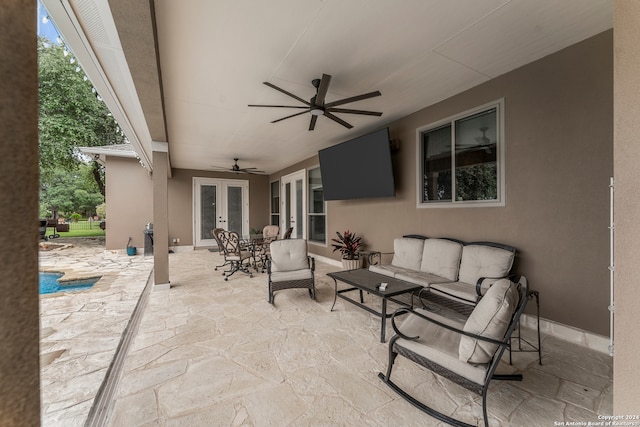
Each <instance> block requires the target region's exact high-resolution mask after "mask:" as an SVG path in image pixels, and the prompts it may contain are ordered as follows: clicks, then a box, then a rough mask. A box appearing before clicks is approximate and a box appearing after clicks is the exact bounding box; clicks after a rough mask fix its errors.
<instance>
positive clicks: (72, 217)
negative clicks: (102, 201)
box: [70, 190, 83, 222]
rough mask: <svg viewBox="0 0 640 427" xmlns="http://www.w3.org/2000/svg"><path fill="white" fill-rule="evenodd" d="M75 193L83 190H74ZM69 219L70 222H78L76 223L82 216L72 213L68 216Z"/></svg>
mask: <svg viewBox="0 0 640 427" xmlns="http://www.w3.org/2000/svg"><path fill="white" fill-rule="evenodd" d="M76 191H83V190H76ZM70 218H71V219H72V220H74V221H75V222H78V221H79V220H80V219H81V218H82V215H80V214H79V213H77V212H74V213H72V214H71V215H70Z"/></svg>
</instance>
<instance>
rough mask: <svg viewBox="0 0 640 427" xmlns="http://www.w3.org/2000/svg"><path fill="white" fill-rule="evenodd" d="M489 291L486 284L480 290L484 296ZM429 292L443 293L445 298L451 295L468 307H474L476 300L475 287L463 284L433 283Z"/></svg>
mask: <svg viewBox="0 0 640 427" xmlns="http://www.w3.org/2000/svg"><path fill="white" fill-rule="evenodd" d="M488 289H489V285H488V284H486V285H485V284H484V282H483V286H482V289H481V292H482V294H483V295H484V294H485V293H486V292H487V290H488ZM429 290H430V291H431V292H436V293H443V294H445V296H448V295H452V296H454V297H455V298H457V299H459V300H460V302H463V303H464V302H467V303H468V304H470V305H475V304H476V302H477V300H478V295H477V294H476V287H475V286H474V285H470V284H469V283H464V282H445V283H433V284H431V285H430V286H429Z"/></svg>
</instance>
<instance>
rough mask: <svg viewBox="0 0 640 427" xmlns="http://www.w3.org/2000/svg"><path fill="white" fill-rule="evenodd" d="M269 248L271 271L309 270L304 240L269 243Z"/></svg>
mask: <svg viewBox="0 0 640 427" xmlns="http://www.w3.org/2000/svg"><path fill="white" fill-rule="evenodd" d="M269 247H270V251H271V271H291V270H304V269H307V268H309V260H308V258H307V241H306V240H304V239H286V240H275V241H273V242H271V245H269Z"/></svg>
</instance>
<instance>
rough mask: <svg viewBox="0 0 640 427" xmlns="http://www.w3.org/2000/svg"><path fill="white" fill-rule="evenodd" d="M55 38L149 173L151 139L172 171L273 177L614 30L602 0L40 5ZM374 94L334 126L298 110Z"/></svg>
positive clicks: (204, 0) (56, 0) (607, 0)
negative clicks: (229, 170) (164, 148)
mask: <svg viewBox="0 0 640 427" xmlns="http://www.w3.org/2000/svg"><path fill="white" fill-rule="evenodd" d="M43 3H44V4H45V6H46V7H47V9H48V10H49V13H50V15H51V17H52V18H53V20H54V22H55V23H56V25H57V26H58V28H59V29H60V32H61V33H62V35H63V37H64V38H65V40H66V41H67V43H68V44H69V45H70V46H71V48H72V50H73V51H74V54H75V55H76V56H77V57H78V59H79V61H80V63H81V64H82V66H83V68H84V69H85V72H87V74H88V75H89V77H90V78H91V79H92V81H93V82H94V84H95V85H96V87H97V88H98V90H99V91H100V93H101V95H102V97H103V98H104V99H105V102H107V103H108V104H109V106H110V108H111V109H112V111H114V115H115V116H116V118H118V120H119V122H120V123H121V125H122V126H123V128H124V129H125V131H126V133H127V135H128V137H129V139H130V140H131V141H132V143H133V144H134V146H135V147H136V151H138V154H139V155H140V157H141V159H142V161H143V163H145V164H146V165H147V166H148V167H150V163H151V162H150V159H151V146H152V143H151V142H152V141H166V142H168V144H169V156H170V162H171V166H172V167H174V168H184V169H198V170H208V169H211V167H212V166H213V165H219V166H227V165H228V166H230V165H231V164H232V159H233V158H234V157H238V158H239V159H240V161H239V163H240V166H241V167H257V168H258V169H261V170H264V171H266V172H268V173H272V172H275V171H278V170H280V169H283V168H285V167H287V166H289V165H291V164H293V163H296V162H298V161H301V160H304V159H306V158H308V157H311V156H313V155H314V154H315V153H316V152H317V151H318V150H319V149H322V148H325V147H328V146H330V145H334V144H336V143H339V142H342V141H345V140H347V139H350V138H353V137H356V136H359V135H362V134H364V133H367V132H370V131H373V130H375V129H377V128H380V127H383V126H385V125H387V124H389V123H391V122H393V121H394V120H397V119H399V118H401V117H404V116H406V115H408V114H411V113H413V112H415V111H418V110H420V109H422V108H424V107H426V106H429V105H431V104H434V103H436V102H438V101H441V100H443V99H446V98H448V97H450V96H453V95H455V94H457V93H460V92H462V91H464V90H466V89H469V88H471V87H473V86H476V85H478V84H480V83H482V82H485V81H488V80H490V79H492V78H494V77H497V76H499V75H501V74H504V73H506V72H508V71H510V70H513V69H515V68H517V67H520V66H522V65H524V64H527V63H529V62H531V61H534V60H536V59H539V58H542V57H544V56H546V55H549V54H551V53H553V52H556V51H558V50H561V49H563V48H565V47H567V46H570V45H572V44H574V43H576V42H579V41H581V40H583V39H585V38H588V37H590V36H593V35H595V34H598V33H600V32H602V31H605V30H607V29H609V28H612V26H613V18H612V1H611V0H563V1H557V0H536V1H531V0H481V1H477V0H466V1H465V0H455V1H452V0H398V1H383V0H375V1H372V0H347V1H345V0H313V1H312V0H306V1H300V0H273V1H249V0H242V1H238V0H227V1H211V0H189V1H175V0H155V1H153V0H152V1H149V2H148V1H136V2H130V1H128V0H111V1H109V2H108V4H107V2H106V1H92V0H62V1H60V0H45V1H43ZM323 73H326V74H330V75H332V76H333V79H332V80H331V85H330V87H329V91H328V93H327V96H326V102H331V101H333V100H337V99H342V98H346V97H350V96H354V95H359V94H362V93H366V92H370V91H374V90H379V91H380V92H382V96H380V97H376V98H371V99H367V100H364V101H359V102H356V103H353V104H346V105H344V106H342V107H344V108H353V109H363V110H373V111H381V112H383V115H382V116H381V117H372V116H360V115H352V114H337V115H338V116H340V117H341V118H342V119H344V120H346V121H347V122H349V123H351V124H352V125H353V126H354V127H353V129H351V130H348V129H346V128H344V127H343V126H341V125H339V124H337V123H335V122H333V121H331V120H329V119H327V118H326V117H319V118H318V122H317V124H316V128H315V130H314V131H312V132H309V131H308V130H307V129H308V126H309V120H310V115H309V114H303V115H301V116H298V117H294V118H291V119H288V120H284V121H282V122H278V123H275V124H272V123H270V122H271V121H272V120H275V119H278V118H282V117H284V116H287V115H290V114H293V113H296V112H299V111H301V110H293V109H292V110H289V109H281V108H280V109H277V108H250V107H248V104H286V105H301V104H299V103H298V102H297V101H295V100H294V99H292V98H289V97H288V96H286V95H284V94H282V93H280V92H278V91H276V90H273V89H272V88H269V87H267V86H265V85H263V84H262V82H265V81H267V82H270V83H273V84H275V85H277V86H279V87H281V88H283V89H285V90H287V91H289V92H292V93H294V94H296V95H297V96H299V97H301V98H303V99H309V98H311V97H312V96H313V95H314V94H315V89H314V88H313V86H312V85H311V80H313V79H316V78H320V77H321V75H322V74H323Z"/></svg>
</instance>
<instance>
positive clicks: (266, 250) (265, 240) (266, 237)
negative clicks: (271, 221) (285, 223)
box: [255, 225, 280, 273]
mask: <svg viewBox="0 0 640 427" xmlns="http://www.w3.org/2000/svg"><path fill="white" fill-rule="evenodd" d="M279 232H280V227H278V226H277V225H265V226H264V228H263V229H262V239H261V240H260V241H259V242H257V243H256V248H255V252H256V258H257V261H258V262H259V263H260V265H261V266H262V272H263V273H264V272H265V271H266V269H267V260H268V259H269V255H270V253H271V251H270V245H271V242H273V241H274V240H277V239H278V233H279Z"/></svg>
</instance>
